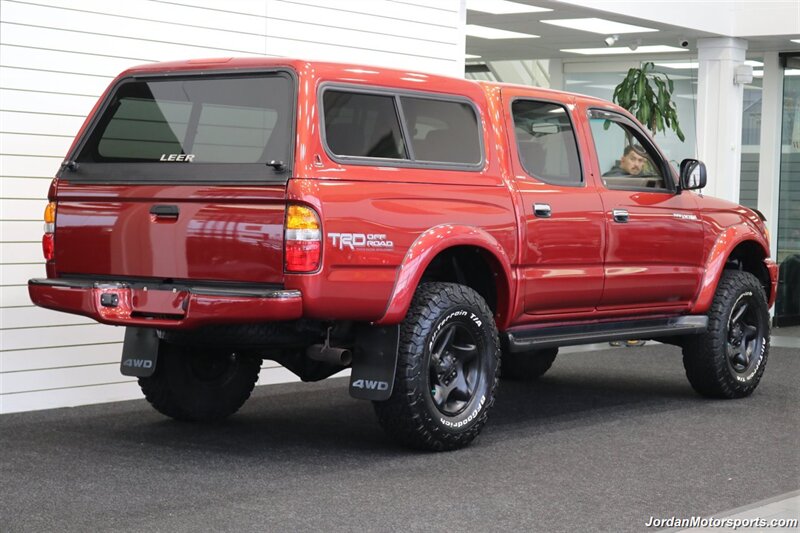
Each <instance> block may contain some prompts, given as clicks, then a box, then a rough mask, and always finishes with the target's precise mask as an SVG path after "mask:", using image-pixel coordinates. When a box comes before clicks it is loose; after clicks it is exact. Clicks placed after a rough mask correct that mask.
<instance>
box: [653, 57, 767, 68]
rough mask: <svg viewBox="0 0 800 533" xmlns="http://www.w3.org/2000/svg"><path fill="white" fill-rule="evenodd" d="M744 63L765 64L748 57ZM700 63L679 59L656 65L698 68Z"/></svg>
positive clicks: (760, 65) (751, 64)
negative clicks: (679, 60) (685, 61)
mask: <svg viewBox="0 0 800 533" xmlns="http://www.w3.org/2000/svg"><path fill="white" fill-rule="evenodd" d="M744 64H745V65H748V66H750V67H763V66H764V63H762V62H761V61H753V60H752V59H748V60H747V61H745V62H744ZM698 65H699V63H697V62H693V63H681V62H678V61H672V62H664V63H656V66H659V67H667V68H679V69H697V68H698Z"/></svg>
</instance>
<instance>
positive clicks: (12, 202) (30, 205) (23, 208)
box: [0, 160, 60, 259]
mask: <svg viewBox="0 0 800 533" xmlns="http://www.w3.org/2000/svg"><path fill="white" fill-rule="evenodd" d="M59 162H60V160H59ZM44 207H45V201H44V199H42V200H18V199H14V198H11V199H8V198H3V199H0V214H2V215H0V218H2V219H3V220H42V215H43V214H44ZM40 259H41V258H40Z"/></svg>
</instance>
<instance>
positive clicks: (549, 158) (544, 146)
mask: <svg viewBox="0 0 800 533" xmlns="http://www.w3.org/2000/svg"><path fill="white" fill-rule="evenodd" d="M511 114H512V115H513V117H514V134H515V136H516V139H517V151H518V152H519V158H520V162H521V163H522V167H523V168H524V169H525V172H527V173H528V174H530V175H531V176H534V177H536V178H539V179H541V180H542V181H546V182H548V183H554V184H558V185H580V184H581V183H583V175H582V172H581V166H580V158H579V157H578V146H577V144H576V142H575V133H574V132H573V130H572V123H571V122H570V120H569V116H568V115H567V110H566V109H565V108H564V107H562V106H560V105H557V104H552V103H549V102H536V101H532V100H515V101H514V103H513V104H512V105H511Z"/></svg>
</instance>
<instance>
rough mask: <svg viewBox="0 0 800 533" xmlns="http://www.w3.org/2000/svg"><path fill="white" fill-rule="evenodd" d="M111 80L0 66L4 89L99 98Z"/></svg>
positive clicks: (104, 77) (0, 25) (108, 77)
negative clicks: (46, 91) (43, 89)
mask: <svg viewBox="0 0 800 533" xmlns="http://www.w3.org/2000/svg"><path fill="white" fill-rule="evenodd" d="M2 26H3V25H2V24H0V31H3V29H2ZM111 79H112V78H111V77H110V76H87V75H85V74H67V73H64V72H47V71H43V70H40V71H37V70H30V69H23V68H16V67H3V66H0V80H3V82H2V83H3V88H4V89H20V90H24V91H39V90H42V88H43V87H45V88H47V90H48V91H60V92H69V93H70V94H80V95H84V96H93V97H94V98H97V97H98V96H100V94H101V93H102V92H103V90H105V88H106V87H107V86H108V84H109V82H110V81H111ZM0 120H2V119H0ZM74 133H76V132H73V134H74Z"/></svg>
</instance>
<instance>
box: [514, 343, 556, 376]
mask: <svg viewBox="0 0 800 533" xmlns="http://www.w3.org/2000/svg"><path fill="white" fill-rule="evenodd" d="M556 355H558V348H543V349H541V350H532V351H529V352H522V353H512V352H506V353H504V354H503V361H502V369H501V370H500V377H501V378H502V379H508V380H511V381H533V380H535V379H538V378H540V377H542V376H543V375H544V373H545V372H547V371H548V370H550V367H551V366H553V361H555V360H556Z"/></svg>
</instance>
